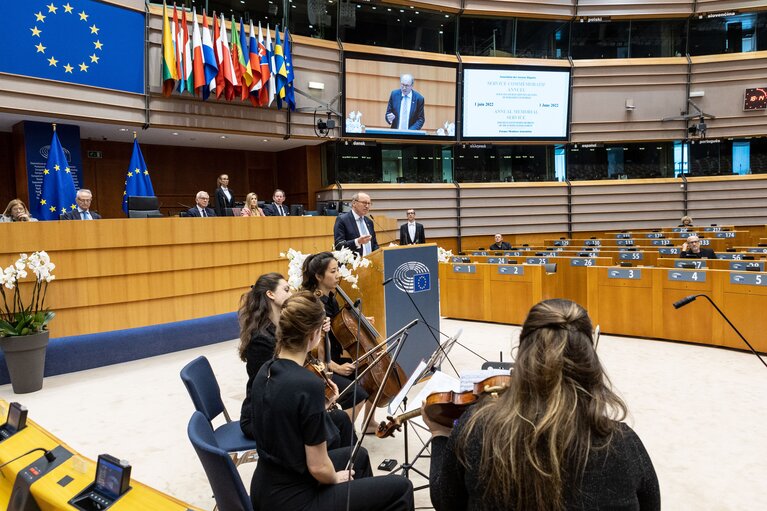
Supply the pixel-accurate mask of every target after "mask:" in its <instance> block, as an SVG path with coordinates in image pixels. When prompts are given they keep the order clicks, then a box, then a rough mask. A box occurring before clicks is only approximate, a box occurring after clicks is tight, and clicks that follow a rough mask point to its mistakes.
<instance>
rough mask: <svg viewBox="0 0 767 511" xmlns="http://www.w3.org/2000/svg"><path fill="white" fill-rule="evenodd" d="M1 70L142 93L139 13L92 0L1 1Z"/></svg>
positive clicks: (141, 34) (142, 61)
mask: <svg viewBox="0 0 767 511" xmlns="http://www.w3.org/2000/svg"><path fill="white" fill-rule="evenodd" d="M6 4H8V5H4V7H5V9H4V10H3V15H4V23H3V30H2V31H1V32H0V48H2V51H1V52H0V72H3V73H11V74H16V75H23V76H30V77H35V78H43V79H47V80H56V81H61V82H69V83H75V84H80V85H89V86H93V87H101V88H104V89H115V90H121V91H126V92H134V93H138V94H143V93H144V13H143V12H142V11H136V10H131V9H127V8H124V7H118V6H115V5H110V4H107V3H104V2H97V1H94V0H45V1H44V0H25V1H24V2H6Z"/></svg>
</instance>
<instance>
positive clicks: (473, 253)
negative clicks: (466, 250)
mask: <svg viewBox="0 0 767 511" xmlns="http://www.w3.org/2000/svg"><path fill="white" fill-rule="evenodd" d="M471 255H478V256H486V255H487V252H484V251H482V252H472V253H471Z"/></svg>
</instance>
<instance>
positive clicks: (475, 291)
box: [439, 265, 488, 321]
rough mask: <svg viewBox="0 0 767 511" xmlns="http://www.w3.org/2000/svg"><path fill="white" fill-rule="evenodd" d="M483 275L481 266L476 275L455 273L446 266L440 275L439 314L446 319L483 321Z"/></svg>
mask: <svg viewBox="0 0 767 511" xmlns="http://www.w3.org/2000/svg"><path fill="white" fill-rule="evenodd" d="M484 279H485V274H484V270H483V267H482V266H479V265H478V266H477V272H476V273H455V272H454V271H453V267H452V265H448V267H447V270H446V271H445V273H444V279H443V275H440V284H439V286H440V298H441V300H440V307H441V310H440V313H441V314H442V315H443V316H445V317H448V318H465V319H473V320H476V321H485V317H486V313H485V307H486V305H485V288H487V287H488V286H485V285H484V284H483V281H484Z"/></svg>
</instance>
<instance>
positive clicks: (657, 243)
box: [652, 239, 671, 247]
mask: <svg viewBox="0 0 767 511" xmlns="http://www.w3.org/2000/svg"><path fill="white" fill-rule="evenodd" d="M652 244H653V246H656V247H657V246H661V245H671V240H667V239H657V240H652Z"/></svg>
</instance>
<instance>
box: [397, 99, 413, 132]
mask: <svg viewBox="0 0 767 511" xmlns="http://www.w3.org/2000/svg"><path fill="white" fill-rule="evenodd" d="M412 95H413V93H412V92H411V93H410V94H408V95H407V96H404V95H403V96H402V101H400V104H399V126H397V129H401V130H407V129H410V98H411V96H412Z"/></svg>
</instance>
